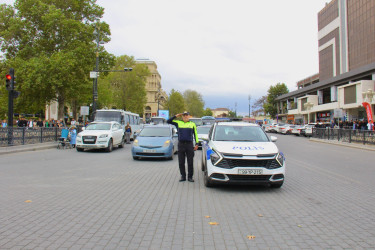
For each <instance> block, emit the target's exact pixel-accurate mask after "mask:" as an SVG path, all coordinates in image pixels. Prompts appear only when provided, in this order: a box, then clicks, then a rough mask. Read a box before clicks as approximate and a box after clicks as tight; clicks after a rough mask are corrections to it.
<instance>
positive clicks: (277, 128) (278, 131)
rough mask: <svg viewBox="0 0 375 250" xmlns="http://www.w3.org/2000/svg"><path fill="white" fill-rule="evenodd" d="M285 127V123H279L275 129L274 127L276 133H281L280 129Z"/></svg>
mask: <svg viewBox="0 0 375 250" xmlns="http://www.w3.org/2000/svg"><path fill="white" fill-rule="evenodd" d="M283 126H285V123H278V124H276V125H275V127H274V131H275V133H281V130H280V128H281V127H283Z"/></svg>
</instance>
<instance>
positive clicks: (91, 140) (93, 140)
mask: <svg viewBox="0 0 375 250" xmlns="http://www.w3.org/2000/svg"><path fill="white" fill-rule="evenodd" d="M85 141H94V139H85Z"/></svg>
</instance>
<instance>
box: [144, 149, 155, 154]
mask: <svg viewBox="0 0 375 250" xmlns="http://www.w3.org/2000/svg"><path fill="white" fill-rule="evenodd" d="M155 152H156V150H155V149H143V153H155Z"/></svg>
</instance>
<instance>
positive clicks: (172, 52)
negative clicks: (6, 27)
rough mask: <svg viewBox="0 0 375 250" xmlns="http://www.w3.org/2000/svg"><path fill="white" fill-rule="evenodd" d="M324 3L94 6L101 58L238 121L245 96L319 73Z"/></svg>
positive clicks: (162, 1)
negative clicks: (130, 62) (151, 67)
mask: <svg viewBox="0 0 375 250" xmlns="http://www.w3.org/2000/svg"><path fill="white" fill-rule="evenodd" d="M2 1H4V0H2ZM5 2H6V3H8V4H10V3H12V2H13V1H11V0H5ZM327 2H330V0H282V1H281V0H258V1H254V0H231V1H224V0H189V1H181V0H157V1H156V0H123V1H120V0H97V4H98V5H100V6H102V7H104V8H105V14H104V16H103V18H102V19H101V21H104V22H106V23H108V24H109V25H110V29H111V33H112V34H111V41H110V42H109V43H107V44H105V45H104V46H105V48H106V50H107V51H108V52H110V53H112V54H114V55H116V56H120V55H125V54H126V55H130V56H134V58H135V59H139V58H148V59H150V60H152V61H155V62H156V64H157V66H158V71H159V74H160V75H161V79H162V80H161V84H162V88H163V90H165V91H166V92H167V93H168V94H169V93H170V91H171V90H172V89H175V90H178V91H180V92H181V93H182V92H184V91H185V90H187V89H190V90H196V91H197V92H199V93H200V94H201V95H202V96H203V100H204V102H205V107H208V108H211V109H214V108H228V109H230V110H232V111H236V112H237V114H240V115H248V112H249V95H250V98H251V99H250V102H251V104H253V103H254V102H255V101H256V99H258V98H260V97H261V96H264V95H267V90H268V89H269V87H270V86H273V85H276V84H277V83H285V84H286V85H287V86H288V88H289V91H293V90H296V89H297V87H296V83H297V82H298V81H299V80H302V79H304V78H306V77H309V76H311V75H314V74H316V73H318V72H319V64H318V28H317V15H318V12H319V11H320V10H321V9H323V8H324V6H325V4H326V3H327Z"/></svg>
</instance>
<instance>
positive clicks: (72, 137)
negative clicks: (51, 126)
mask: <svg viewBox="0 0 375 250" xmlns="http://www.w3.org/2000/svg"><path fill="white" fill-rule="evenodd" d="M69 134H70V145H71V146H72V148H75V147H76V139H77V129H76V126H71V127H70V129H69Z"/></svg>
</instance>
